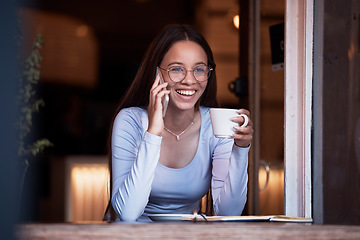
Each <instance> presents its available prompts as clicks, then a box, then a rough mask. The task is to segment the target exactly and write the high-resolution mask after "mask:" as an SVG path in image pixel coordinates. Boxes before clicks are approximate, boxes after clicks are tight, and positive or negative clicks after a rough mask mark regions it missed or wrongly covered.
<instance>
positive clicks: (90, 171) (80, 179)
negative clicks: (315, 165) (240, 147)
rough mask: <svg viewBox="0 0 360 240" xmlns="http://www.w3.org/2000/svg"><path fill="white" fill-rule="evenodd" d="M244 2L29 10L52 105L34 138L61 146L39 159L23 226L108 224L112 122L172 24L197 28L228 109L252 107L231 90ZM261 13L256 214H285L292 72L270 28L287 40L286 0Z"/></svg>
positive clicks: (29, 37)
mask: <svg viewBox="0 0 360 240" xmlns="http://www.w3.org/2000/svg"><path fill="white" fill-rule="evenodd" d="M240 2H241V1H238V0H222V1H217V0H172V1H165V0H122V1H118V0H104V1H101V2H99V1H95V0H86V1H85V0H71V1H70V0H63V1H46V0H31V1H30V0H24V1H22V2H21V8H20V10H19V15H20V19H21V22H22V33H23V35H24V37H25V39H26V41H25V42H24V43H23V44H24V46H23V48H24V51H25V52H28V51H29V49H30V47H31V46H32V44H33V41H34V40H35V38H36V35H37V34H41V35H42V36H43V39H44V46H43V47H42V49H41V50H40V53H41V55H42V58H43V60H42V62H41V69H40V71H41V77H40V83H39V85H38V89H37V94H38V96H39V97H41V98H42V99H43V100H44V102H45V107H43V108H41V109H40V113H39V114H37V115H36V118H35V120H34V123H35V126H34V128H35V131H34V133H35V134H34V136H33V137H34V138H43V137H44V138H47V139H49V140H50V141H51V142H52V143H53V144H54V146H53V147H51V148H47V149H46V151H45V152H44V154H42V155H41V156H40V157H37V158H34V159H31V162H30V167H29V172H28V174H27V175H26V180H25V185H24V194H23V198H22V210H21V211H22V220H23V221H42V222H48V221H49V222H54V221H83V220H87V221H88V220H91V221H99V220H101V219H102V216H103V214H104V211H105V207H106V205H107V201H108V194H109V191H108V183H107V179H108V171H107V156H106V154H107V138H108V134H109V127H110V124H111V120H112V117H113V115H114V113H115V112H114V111H115V109H116V106H117V104H118V103H119V100H120V98H121V97H122V96H123V94H124V92H125V91H126V89H127V87H128V86H129V85H130V83H131V82H132V79H133V78H134V76H135V73H136V71H137V68H138V66H139V63H140V61H141V59H142V56H143V54H144V52H145V50H146V48H147V46H148V44H149V43H150V42H151V40H152V39H153V37H154V36H155V35H156V33H157V32H158V31H159V30H160V29H161V28H162V27H164V26H165V25H167V24H172V23H180V24H184V23H185V24H191V25H193V26H195V27H196V28H197V29H198V30H199V31H200V32H201V33H202V34H203V35H204V36H205V38H206V39H207V40H208V42H209V44H210V46H211V47H212V50H213V53H214V57H215V61H216V64H217V77H218V99H219V102H220V103H221V105H222V106H223V107H234V108H239V107H241V106H247V105H246V104H244V102H243V101H242V98H241V96H239V95H237V94H236V93H235V92H234V91H232V90H230V89H231V86H232V87H234V85H235V84H236V83H237V82H236V80H237V79H238V78H239V77H241V75H242V74H241V72H240V66H239V59H240V57H241V56H240V55H239V41H240V38H241V35H240V32H239V30H238V28H237V27H238V26H237V24H239V23H238V22H236V21H238V19H237V20H236V15H238V13H239V10H240ZM260 5H261V6H260V9H261V11H260V13H261V17H260V19H261V22H260V29H259V31H260V42H259V46H260V50H259V53H260V70H261V72H260V73H259V76H260V79H261V81H260V83H261V84H260V86H258V87H259V92H260V103H261V105H260V111H259V113H260V114H259V115H258V116H254V115H253V118H254V117H259V116H260V115H261V120H260V119H259V121H260V122H259V123H260V125H259V128H258V129H257V130H258V131H259V132H260V134H261V135H260V139H259V141H260V143H261V149H260V159H261V160H262V161H261V163H264V164H263V165H261V166H260V172H259V188H260V189H263V190H262V191H260V198H259V199H260V201H259V206H258V207H257V208H258V211H257V213H258V214H262V215H265V214H283V211H284V210H283V199H284V193H283V146H284V143H283V142H284V141H283V139H284V135H283V125H284V112H283V109H284V72H283V64H282V63H283V59H282V60H281V57H280V60H279V61H278V62H276V61H275V62H274V59H272V55H273V57H274V54H272V52H271V36H270V33H271V31H270V29H271V27H272V26H277V27H276V29H275V30H274V29H273V30H274V31H275V35H273V36H278V37H279V38H280V40H278V41H279V42H281V40H283V25H281V24H282V23H283V21H284V0H276V1H274V0H263V1H260ZM234 18H235V20H234ZM234 21H235V22H234ZM236 23H237V24H236ZM279 29H280V30H279ZM276 31H277V32H276ZM273 41H274V40H273ZM282 50H283V49H282ZM282 57H283V56H282ZM245 97H246V96H245ZM260 129H261V131H260ZM269 169H270V178H269V179H268V180H266V176H267V173H266V170H269ZM268 174H269V172H268ZM245 214H246V212H245Z"/></svg>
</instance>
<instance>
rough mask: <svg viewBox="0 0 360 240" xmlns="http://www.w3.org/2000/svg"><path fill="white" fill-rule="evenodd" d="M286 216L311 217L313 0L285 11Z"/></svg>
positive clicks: (294, 0) (289, 2) (292, 0)
mask: <svg viewBox="0 0 360 240" xmlns="http://www.w3.org/2000/svg"><path fill="white" fill-rule="evenodd" d="M285 8H286V9H285V150H284V151H285V153H284V155H285V214H286V215H289V216H299V217H312V196H311V189H312V182H311V121H312V79H313V26H314V25H313V19H314V16H313V10H314V1H313V0H286V7H285Z"/></svg>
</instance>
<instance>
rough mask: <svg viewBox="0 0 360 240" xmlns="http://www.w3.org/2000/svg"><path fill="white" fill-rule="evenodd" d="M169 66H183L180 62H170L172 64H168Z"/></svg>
mask: <svg viewBox="0 0 360 240" xmlns="http://www.w3.org/2000/svg"><path fill="white" fill-rule="evenodd" d="M171 65H184V64H183V63H181V62H172V63H169V64H168V66H171Z"/></svg>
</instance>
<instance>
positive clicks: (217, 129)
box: [210, 108, 249, 138]
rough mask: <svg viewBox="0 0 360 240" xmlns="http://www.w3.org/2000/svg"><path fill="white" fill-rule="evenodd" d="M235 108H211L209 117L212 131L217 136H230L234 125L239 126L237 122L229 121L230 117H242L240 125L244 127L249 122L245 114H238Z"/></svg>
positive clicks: (233, 131)
mask: <svg viewBox="0 0 360 240" xmlns="http://www.w3.org/2000/svg"><path fill="white" fill-rule="evenodd" d="M237 111H238V110H237V109H229V108H211V109H210V118H211V125H212V128H213V133H214V135H215V137H217V138H231V137H232V136H233V135H234V133H235V130H234V127H237V126H239V124H238V123H236V122H233V121H231V120H230V119H231V118H232V117H236V116H241V117H243V118H244V123H243V124H242V125H241V127H246V126H247V125H248V123H249V118H248V116H246V115H245V114H239V113H238V112H237Z"/></svg>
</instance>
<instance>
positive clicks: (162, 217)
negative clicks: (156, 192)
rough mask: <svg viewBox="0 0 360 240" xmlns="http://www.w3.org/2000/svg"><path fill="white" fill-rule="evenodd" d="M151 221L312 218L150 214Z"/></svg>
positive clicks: (295, 219) (296, 220)
mask: <svg viewBox="0 0 360 240" xmlns="http://www.w3.org/2000/svg"><path fill="white" fill-rule="evenodd" d="M149 218H150V219H151V220H152V221H192V222H252V221H255V222H256V221H257V222H293V223H312V222H313V219H312V218H302V217H290V216H285V215H272V216H205V215H199V214H151V215H149Z"/></svg>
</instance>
